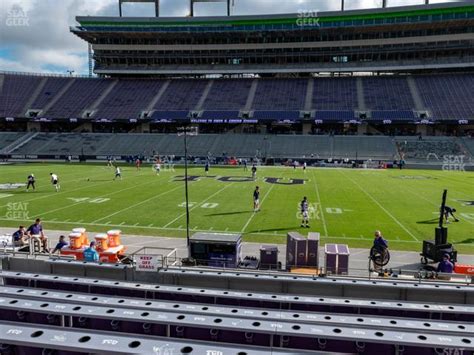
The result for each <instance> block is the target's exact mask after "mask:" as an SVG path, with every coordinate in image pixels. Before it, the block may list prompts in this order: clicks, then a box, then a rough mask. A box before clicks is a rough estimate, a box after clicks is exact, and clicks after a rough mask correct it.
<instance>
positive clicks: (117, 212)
mask: <svg viewBox="0 0 474 355" xmlns="http://www.w3.org/2000/svg"><path fill="white" fill-rule="evenodd" d="M179 188H181V185H180V186H176V187H175V188H174V189H171V190H168V191H165V192H162V193H161V194H158V195H155V196H153V197H150V198H148V199H146V200H143V201H141V202H138V203H136V204H134V205H131V206H128V207H125V208H123V209H121V210H118V211H116V212H114V213H111V214H109V215H108V216H105V217H102V218H99V219H96V220H95V221H93V222H92V223H93V224H94V223H96V222H98V221H102V220H104V219H107V218H110V217H113V216H116V215H118V214H120V213H122V212H124V211H128V210H129V209H131V208H134V207H137V206H140V205H143V204H144V203H147V202H149V201H151V200H154V199H155V198H157V197H160V196H163V195H166V194H169V193H170V192H173V191H175V190H177V189H179ZM118 192H120V191H118Z"/></svg>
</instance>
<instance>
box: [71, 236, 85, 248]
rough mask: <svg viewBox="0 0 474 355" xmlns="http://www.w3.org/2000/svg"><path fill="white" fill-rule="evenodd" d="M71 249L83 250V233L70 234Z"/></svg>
mask: <svg viewBox="0 0 474 355" xmlns="http://www.w3.org/2000/svg"><path fill="white" fill-rule="evenodd" d="M69 248H71V249H81V248H82V234H81V233H71V234H69Z"/></svg>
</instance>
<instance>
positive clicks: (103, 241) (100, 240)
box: [95, 234, 109, 251]
mask: <svg viewBox="0 0 474 355" xmlns="http://www.w3.org/2000/svg"><path fill="white" fill-rule="evenodd" d="M108 242H109V237H108V235H107V234H96V236H95V244H96V247H97V251H104V250H107V249H109V243H108Z"/></svg>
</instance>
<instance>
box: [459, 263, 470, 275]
mask: <svg viewBox="0 0 474 355" xmlns="http://www.w3.org/2000/svg"><path fill="white" fill-rule="evenodd" d="M454 272H455V273H457V274H465V275H474V265H463V264H456V266H455V267H454Z"/></svg>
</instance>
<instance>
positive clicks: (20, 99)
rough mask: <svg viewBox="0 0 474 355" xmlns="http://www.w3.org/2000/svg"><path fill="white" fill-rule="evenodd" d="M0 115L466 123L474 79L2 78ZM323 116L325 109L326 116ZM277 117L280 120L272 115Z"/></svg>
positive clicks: (472, 110)
mask: <svg viewBox="0 0 474 355" xmlns="http://www.w3.org/2000/svg"><path fill="white" fill-rule="evenodd" d="M0 76H3V80H0V83H3V84H2V85H1V86H2V87H0V117H14V118H16V117H25V115H26V112H27V111H28V110H41V116H43V117H47V118H57V119H60V118H62V119H69V118H83V117H84V115H85V112H86V111H90V112H93V114H92V115H91V118H95V119H138V118H139V117H140V115H141V113H142V112H144V111H149V112H150V111H151V112H153V111H158V112H160V111H168V112H169V111H171V112H172V111H186V112H190V111H194V110H196V111H203V110H204V111H211V112H212V111H311V110H316V111H317V115H318V112H319V116H321V115H322V116H323V117H326V116H327V115H328V116H329V117H332V116H335V117H336V118H342V119H343V118H345V117H347V112H352V113H351V115H352V117H354V115H355V114H356V112H360V111H364V112H365V111H367V112H373V113H372V114H373V115H374V116H376V117H382V118H386V119H404V118H412V119H415V118H417V116H416V114H415V112H420V111H427V112H428V113H429V115H430V117H432V118H433V119H438V120H443V119H456V120H459V119H472V118H474V105H473V103H472V92H474V74H442V75H431V76H430V75H420V76H416V75H415V76H395V77H390V76H381V77H360V78H355V77H340V78H314V79H296V78H295V79H215V80H205V79H173V80H161V79H99V78H65V77H41V76H27V75H15V74H0ZM324 112H327V113H326V114H324ZM277 118H278V117H277Z"/></svg>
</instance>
